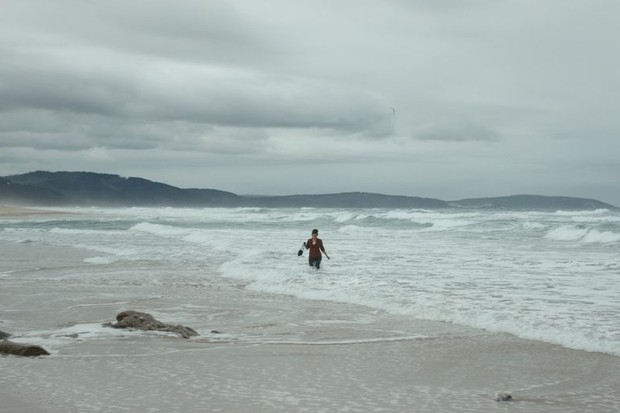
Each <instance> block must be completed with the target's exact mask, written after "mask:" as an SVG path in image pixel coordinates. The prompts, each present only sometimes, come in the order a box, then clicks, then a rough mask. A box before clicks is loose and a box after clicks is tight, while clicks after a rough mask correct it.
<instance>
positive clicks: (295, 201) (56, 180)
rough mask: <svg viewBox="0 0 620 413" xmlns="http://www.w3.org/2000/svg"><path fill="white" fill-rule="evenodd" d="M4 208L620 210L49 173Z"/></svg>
mask: <svg viewBox="0 0 620 413" xmlns="http://www.w3.org/2000/svg"><path fill="white" fill-rule="evenodd" d="M0 204H7V205H22V206H102V207H127V206H153V207H155V206H158V207H159V206H170V207H233V208H234V207H269V208H299V207H314V208H422V209H447V208H468V209H471V208H488V209H521V210H522V209H544V210H549V209H551V210H594V209H611V210H617V209H619V208H617V207H615V206H613V205H610V204H607V203H604V202H601V201H597V200H595V199H586V198H574V197H566V196H541V195H512V196H505V197H495V198H471V199H461V200H456V201H443V200H440V199H434V198H420V197H414V196H397V195H383V194H375V193H367V192H345V193H336V194H319V195H285V196H249V195H237V194H234V193H232V192H226V191H220V190H216V189H196V188H178V187H175V186H171V185H167V184H164V183H160V182H153V181H149V180H147V179H143V178H133V177H129V178H126V177H121V176H119V175H113V174H101V173H94V172H47V171H36V172H29V173H25V174H20V175H9V176H4V177H0Z"/></svg>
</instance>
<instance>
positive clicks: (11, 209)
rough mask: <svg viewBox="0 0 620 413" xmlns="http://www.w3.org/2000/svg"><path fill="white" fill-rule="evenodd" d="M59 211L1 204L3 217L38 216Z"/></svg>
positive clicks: (0, 208) (1, 215) (0, 212)
mask: <svg viewBox="0 0 620 413" xmlns="http://www.w3.org/2000/svg"><path fill="white" fill-rule="evenodd" d="M58 213H59V212H57V211H50V210H47V209H40V208H31V207H21V206H10V205H2V204H0V217H3V218H11V217H27V216H37V215H54V214H58Z"/></svg>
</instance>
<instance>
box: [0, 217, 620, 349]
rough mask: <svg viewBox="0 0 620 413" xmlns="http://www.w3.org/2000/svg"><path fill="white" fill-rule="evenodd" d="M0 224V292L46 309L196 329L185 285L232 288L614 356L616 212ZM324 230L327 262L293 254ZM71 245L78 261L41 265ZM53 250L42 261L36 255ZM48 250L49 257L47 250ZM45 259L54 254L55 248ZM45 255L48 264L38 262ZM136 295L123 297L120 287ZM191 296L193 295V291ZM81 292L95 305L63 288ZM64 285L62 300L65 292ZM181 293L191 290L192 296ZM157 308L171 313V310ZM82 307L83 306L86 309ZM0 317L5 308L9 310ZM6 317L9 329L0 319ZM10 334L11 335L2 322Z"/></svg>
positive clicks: (619, 243) (197, 299) (618, 290)
mask: <svg viewBox="0 0 620 413" xmlns="http://www.w3.org/2000/svg"><path fill="white" fill-rule="evenodd" d="M66 212H67V213H68V215H65V216H61V217H53V218H50V217H45V218H34V219H32V218H29V219H3V220H0V228H1V230H0V242H5V243H9V244H11V245H17V246H20V247H21V248H25V249H26V250H27V248H28V247H31V250H32V251H33V254H27V255H26V256H6V254H4V255H5V256H3V259H2V262H1V263H0V282H2V283H3V287H4V288H9V287H12V288H15V289H29V288H30V289H32V290H33V291H35V290H36V291H39V290H43V291H45V286H46V285H49V286H50V287H51V286H55V285H62V286H63V290H62V291H63V292H62V294H59V295H58V296H51V297H47V296H46V294H45V293H44V292H41V293H38V294H39V295H40V304H41V307H42V309H41V310H43V311H45V309H46V308H49V309H51V308H54V309H56V310H58V309H62V308H63V307H66V308H69V307H71V306H72V305H82V306H88V305H94V306H97V305H106V303H108V304H109V303H112V304H114V303H118V304H116V305H117V306H118V307H122V306H123V305H124V304H123V303H128V304H129V303H131V304H135V303H136V302H148V300H157V301H158V303H159V305H160V306H161V307H160V310H159V311H161V312H162V313H175V314H177V316H179V308H176V306H177V305H178V303H179V302H182V303H184V306H185V307H184V308H183V311H182V312H181V314H180V315H181V316H182V317H183V318H184V319H186V320H187V321H192V318H193V310H192V306H200V305H201V295H200V293H198V294H193V292H195V291H194V290H200V289H203V288H217V286H218V285H219V284H222V283H223V284H222V285H225V284H227V283H231V282H232V283H235V284H238V285H239V286H241V287H242V288H244V289H245V290H249V291H254V292H256V293H260V292H263V293H276V294H286V295H291V296H295V297H299V298H307V299H314V300H324V301H331V302H343V303H352V304H359V305H364V306H367V307H370V308H374V309H377V310H382V311H387V312H389V313H391V314H397V315H403V316H408V317H411V318H415V319H428V320H436V321H448V322H451V323H456V324H460V325H464V326H468V327H475V328H482V329H485V330H488V331H492V332H506V333H510V334H514V335H516V336H519V337H523V338H528V339H535V340H541V341H544V342H549V343H556V344H560V345H563V346H566V347H569V348H574V349H582V350H587V351H600V352H606V353H609V354H613V355H616V356H620V282H618V280H619V278H618V277H619V276H620V264H619V263H620V259H619V258H620V214H619V213H617V212H611V211H607V210H598V211H583V212H568V211H558V212H539V211H518V212H510V211H478V210H473V211H462V210H451V211H425V210H384V209H373V210H368V209H361V210H354V209H260V208H257V209H253V208H250V209H248V208H241V209H173V208H158V209H149V208H128V209H97V208H93V209H86V210H83V209H74V210H66ZM313 228H319V229H320V237H321V238H322V239H323V240H324V243H325V246H326V248H327V251H328V253H329V254H330V256H331V257H332V259H331V260H326V259H324V260H323V263H322V268H321V270H320V271H315V270H314V269H311V268H309V267H308V265H307V258H306V255H307V253H306V254H305V255H304V257H297V249H298V247H299V244H300V243H301V241H303V240H305V239H307V238H308V237H309V234H310V231H311V229H313ZM38 245H40V246H46V247H52V248H53V247H57V248H64V247H71V248H72V250H73V251H75V254H78V255H80V259H79V262H80V264H79V265H77V266H75V264H71V263H67V264H66V266H65V264H63V262H62V256H63V254H64V253H63V254H57V257H51V258H58V259H51V260H48V261H49V262H50V264H49V267H41V262H45V258H46V257H38V256H37V254H39V253H41V254H50V252H49V251H50V250H49V249H46V250H43V249H36V248H34V247H36V246H38ZM42 251H48V252H42ZM51 251H53V250H51ZM52 254H53V253H52ZM47 258H50V257H47ZM138 285H139V286H140V288H139V289H135V288H134V289H131V290H127V291H131V293H129V294H126V293H125V291H123V286H138ZM192 287H193V288H194V290H192ZM83 288H90V289H91V290H92V293H91V294H90V300H91V301H90V302H89V303H86V304H85V303H84V302H83V300H82V299H81V297H79V296H77V297H74V296H72V294H71V290H72V289H77V290H80V289H83ZM65 290H66V291H65ZM188 291H189V292H188ZM166 301H169V302H170V307H168V308H167V307H166V305H167V304H165V302H166ZM84 310H85V311H88V307H84ZM0 311H9V312H10V311H11V308H10V305H9V306H8V307H7V304H6V301H5V302H3V303H0ZM5 322H8V321H5ZM7 329H8V327H7Z"/></svg>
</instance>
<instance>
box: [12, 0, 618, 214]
mask: <svg viewBox="0 0 620 413" xmlns="http://www.w3.org/2000/svg"><path fill="white" fill-rule="evenodd" d="M618 16H620V1H617V0H503V1H497V0H382V1H377V0H372V1H371V0H340V1H337V0H330V1H323V0H308V1H295V0H261V1H255V0H233V1H209V0H175V1H160V0H139V1H137V0H135V1H132V0H105V1H85V0H54V1H49V0H4V1H3V2H2V12H1V13H0V175H9V174H16V173H24V172H29V171H33V170H40V169H41V170H50V171H58V170H68V171H94V172H107V173H117V174H120V175H125V176H139V177H144V178H147V179H151V180H156V181H161V182H165V183H169V184H172V185H175V186H180V187H200V188H217V189H222V190H227V191H232V192H235V193H239V194H293V193H326V192H345V191H367V192H380V193H387V194H401V195H416V196H424V197H435V198H440V199H444V200H453V199H459V198H465V197H478V196H500V195H510V194H521V193H528V194H541V195H567V196H579V197H590V198H597V199H600V200H602V201H605V202H610V203H613V204H615V205H620V113H619V105H618V99H619V92H620V53H618V39H620V24H618Z"/></svg>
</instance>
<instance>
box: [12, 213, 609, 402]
mask: <svg viewBox="0 0 620 413" xmlns="http://www.w3.org/2000/svg"><path fill="white" fill-rule="evenodd" d="M26 210H27V212H30V211H31V210H29V209H26ZM50 212H52V213H54V211H50ZM0 246H1V247H2V251H3V253H4V254H6V255H5V256H6V257H7V259H6V260H4V261H3V262H2V263H1V264H3V265H0V281H1V282H2V288H1V289H0V330H3V331H7V332H9V333H12V334H14V337H13V338H14V339H15V341H16V342H28V343H32V344H36V345H41V346H42V347H44V348H45V349H46V350H48V351H50V353H51V355H50V356H45V357H39V358H34V359H26V358H19V357H15V356H2V357H0V365H2V369H3V372H4V374H3V375H2V376H1V377H0V399H1V400H3V411H6V412H7V413H17V412H20V413H21V412H28V413H39V412H41V413H61V412H62V413H72V412H75V413H78V412H79V413H82V412H99V413H106V412H109V413H116V412H119V411H136V412H142V411H143V412H147V411H148V412H162V413H163V412H166V413H173V412H183V413H192V412H205V411H210V412H231V411H234V412H240V413H245V412H247V413H262V412H264V413H272V412H286V413H289V412H294V413H315V412H345V411H346V412H360V413H362V412H363V413H367V412H383V413H392V412H393V413H400V412H405V411H415V412H417V413H426V412H428V413H452V412H472V413H474V412H475V413H479V412H493V411H504V410H505V409H510V410H511V411H515V412H527V413H539V412H540V413H543V412H544V413H556V412H557V413H571V412H575V413H582V412H592V413H598V412H601V413H603V412H611V411H620V395H619V394H618V392H617V388H618V387H619V386H620V357H617V356H614V355H609V354H606V353H595V352H587V351H583V350H572V349H568V348H566V347H562V346H560V345H556V344H549V343H545V342H542V341H536V340H528V339H523V338H519V337H517V336H513V335H510V334H507V333H493V332H490V331H488V330H482V329H475V328H470V327H465V326H461V325H457V324H452V323H445V322H440V321H431V320H424V319H417V318H414V317H412V316H408V315H398V314H391V313H388V312H386V311H382V310H377V309H374V308H371V307H367V306H362V305H357V304H348V303H342V302H336V301H321V300H313V299H304V298H300V297H295V296H292V295H284V294H275V293H268V292H261V291H257V290H253V289H251V288H247V286H248V283H247V282H246V281H244V280H240V279H235V278H226V277H221V276H220V275H218V273H217V269H211V270H208V269H205V266H204V265H202V264H203V262H201V261H200V262H196V263H193V265H192V266H191V267H189V268H187V269H186V270H185V271H184V272H182V273H179V270H178V268H177V267H175V265H176V264H175V262H174V261H170V260H162V261H158V266H157V267H151V266H146V265H145V264H144V262H136V263H133V262H131V261H124V262H118V263H116V262H111V263H110V264H101V265H92V264H88V263H85V260H87V259H92V258H93V257H100V256H102V255H105V253H103V252H101V251H91V250H85V249H82V248H79V247H76V246H69V245H46V244H44V243H38V242H29V243H14V242H9V241H6V242H0ZM145 270H146V272H147V273H148V275H147V276H143V277H139V276H138V277H136V279H135V280H131V278H128V274H129V275H133V274H138V275H139V274H141V272H143V271H145ZM2 271H4V272H2ZM123 310H136V311H144V312H147V313H150V314H153V315H154V316H155V317H156V318H157V319H158V320H161V321H163V322H167V323H171V324H181V325H185V326H189V327H192V328H194V329H195V330H197V331H198V332H199V333H200V336H199V337H196V338H192V339H188V340H184V339H181V338H178V337H175V336H171V335H162V334H154V333H149V332H137V331H124V330H115V329H107V328H105V327H102V326H101V324H102V323H105V322H108V321H113V320H114V317H115V315H116V314H117V313H118V312H120V311H123ZM213 330H217V331H220V332H221V334H216V333H212V331H213ZM502 392H506V393H508V394H511V395H512V397H513V401H510V402H497V401H495V396H496V394H498V393H502Z"/></svg>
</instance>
